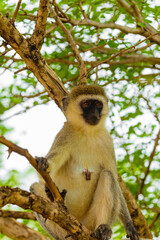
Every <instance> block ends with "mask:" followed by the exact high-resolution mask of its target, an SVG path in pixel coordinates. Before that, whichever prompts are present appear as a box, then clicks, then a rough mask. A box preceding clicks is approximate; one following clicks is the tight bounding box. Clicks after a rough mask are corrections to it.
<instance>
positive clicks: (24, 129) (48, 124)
mask: <svg viewBox="0 0 160 240" xmlns="http://www.w3.org/2000/svg"><path fill="white" fill-rule="evenodd" d="M11 78H13V76H12V74H11V73H9V72H6V73H5V74H3V75H0V88H1V87H2V86H5V85H6V84H5V83H6V79H11ZM18 111H19V107H18V106H17V107H14V108H13V110H10V111H9V113H7V114H6V115H5V117H7V116H8V115H9V116H10V115H12V113H13V112H18ZM64 121H65V117H64V115H63V113H62V112H61V110H60V109H59V108H58V107H57V105H56V104H55V103H54V101H51V102H50V103H49V104H47V105H40V106H36V107H34V108H33V109H31V110H28V111H27V112H26V113H24V114H20V115H18V116H14V117H12V118H11V119H9V120H7V121H5V124H7V126H8V127H13V128H14V131H12V132H11V133H9V134H7V136H6V138H7V139H9V140H11V141H14V142H17V144H18V145H19V146H20V147H22V148H26V149H28V150H29V152H30V154H31V155H32V156H39V157H41V156H45V155H46V154H47V152H48V151H49V148H50V146H51V144H52V142H53V140H54V138H55V136H56V134H57V133H58V132H59V130H60V129H61V128H62V126H63V123H64ZM7 157H8V152H7V147H5V155H4V157H3V160H4V168H3V169H0V176H1V177H3V176H4V177H5V176H6V174H7V171H9V170H11V169H16V170H18V171H20V172H22V174H23V171H24V170H25V169H28V167H29V166H30V164H29V162H28V160H26V159H25V158H24V157H21V156H20V155H18V154H16V153H12V154H11V156H10V158H9V159H7ZM35 179H36V174H35V176H33V179H32V177H31V179H29V181H26V185H25V186H24V188H26V189H28V187H29V185H30V184H31V183H32V182H33V181H35Z"/></svg>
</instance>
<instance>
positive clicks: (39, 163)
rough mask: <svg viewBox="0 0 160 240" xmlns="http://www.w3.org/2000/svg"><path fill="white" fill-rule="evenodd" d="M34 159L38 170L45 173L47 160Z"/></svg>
mask: <svg viewBox="0 0 160 240" xmlns="http://www.w3.org/2000/svg"><path fill="white" fill-rule="evenodd" d="M35 159H36V162H37V167H38V169H39V170H41V171H43V172H46V171H47V169H48V167H49V165H48V162H47V158H44V157H35Z"/></svg>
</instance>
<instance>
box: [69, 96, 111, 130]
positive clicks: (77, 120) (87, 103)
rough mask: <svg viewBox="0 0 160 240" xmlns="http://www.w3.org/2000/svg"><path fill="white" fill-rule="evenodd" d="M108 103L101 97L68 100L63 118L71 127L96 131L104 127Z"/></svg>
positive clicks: (79, 97) (81, 97)
mask: <svg viewBox="0 0 160 240" xmlns="http://www.w3.org/2000/svg"><path fill="white" fill-rule="evenodd" d="M107 114H108V103H107V101H106V99H105V98H104V97H103V96H97V95H90V96H88V95H81V96H78V97H77V98H76V99H74V100H69V101H68V102H67V105H66V111H65V116H66V118H67V121H69V122H70V123H71V124H72V125H73V126H75V127H78V128H82V129H85V131H87V130H91V131H92V130H96V129H97V128H99V127H100V128H101V127H102V126H105V119H106V117H107Z"/></svg>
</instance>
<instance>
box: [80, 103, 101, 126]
mask: <svg viewBox="0 0 160 240" xmlns="http://www.w3.org/2000/svg"><path fill="white" fill-rule="evenodd" d="M80 106H81V108H82V110H83V114H82V115H83V117H84V119H85V121H86V122H87V123H89V124H90V125H96V124H97V123H98V122H99V120H100V118H101V112H102V108H103V103H102V102H101V101H99V100H96V99H87V100H83V101H82V102H81V103H80Z"/></svg>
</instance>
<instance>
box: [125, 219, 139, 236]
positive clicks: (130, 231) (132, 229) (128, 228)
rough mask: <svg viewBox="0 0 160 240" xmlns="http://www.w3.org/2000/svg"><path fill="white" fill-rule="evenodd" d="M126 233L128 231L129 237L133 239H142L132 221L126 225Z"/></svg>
mask: <svg viewBox="0 0 160 240" xmlns="http://www.w3.org/2000/svg"><path fill="white" fill-rule="evenodd" d="M126 233H127V238H130V239H131V240H139V239H140V238H139V236H138V233H137V231H136V229H135V227H134V226H133V223H132V222H129V223H128V224H127V225H126Z"/></svg>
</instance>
